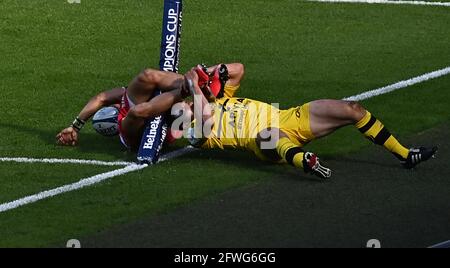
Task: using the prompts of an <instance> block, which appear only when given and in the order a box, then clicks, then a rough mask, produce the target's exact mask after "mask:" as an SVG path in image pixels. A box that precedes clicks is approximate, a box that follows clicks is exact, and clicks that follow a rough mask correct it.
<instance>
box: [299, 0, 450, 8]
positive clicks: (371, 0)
mask: <svg viewBox="0 0 450 268" xmlns="http://www.w3.org/2000/svg"><path fill="white" fill-rule="evenodd" d="M307 1H308V2H323V3H364V4H387V5H418V6H446V7H450V3H449V2H426V1H391V0H307Z"/></svg>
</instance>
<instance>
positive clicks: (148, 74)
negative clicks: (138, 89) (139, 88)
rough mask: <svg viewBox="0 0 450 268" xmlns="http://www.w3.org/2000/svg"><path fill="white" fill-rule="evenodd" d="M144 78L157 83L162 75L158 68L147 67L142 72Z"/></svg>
mask: <svg viewBox="0 0 450 268" xmlns="http://www.w3.org/2000/svg"><path fill="white" fill-rule="evenodd" d="M141 76H142V79H143V80H144V81H146V82H149V83H155V82H157V81H158V79H159V77H160V73H159V72H158V71H157V70H153V69H145V70H144V71H143V72H142V74H141Z"/></svg>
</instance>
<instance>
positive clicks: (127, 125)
mask: <svg viewBox="0 0 450 268" xmlns="http://www.w3.org/2000/svg"><path fill="white" fill-rule="evenodd" d="M181 100H182V97H181V94H180V90H179V89H175V90H172V91H168V92H164V93H162V94H161V95H158V96H156V97H154V98H153V99H151V100H150V101H148V102H143V103H140V104H138V105H136V106H134V107H132V108H131V109H130V111H129V112H128V114H127V116H126V117H125V118H124V119H123V121H122V130H123V132H124V134H125V136H126V142H127V144H128V146H130V147H131V149H136V148H137V147H138V146H139V144H140V142H141V137H142V132H143V130H144V127H145V122H146V120H147V119H149V118H153V117H156V116H159V115H161V114H163V113H165V112H166V111H168V110H170V109H171V107H172V105H174V104H175V103H177V102H179V101H181Z"/></svg>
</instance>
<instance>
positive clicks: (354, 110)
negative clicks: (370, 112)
mask: <svg viewBox="0 0 450 268" xmlns="http://www.w3.org/2000/svg"><path fill="white" fill-rule="evenodd" d="M347 111H348V114H349V118H351V119H352V120H354V121H355V122H358V121H359V120H361V118H362V117H363V116H364V115H365V113H366V109H364V107H363V106H362V105H361V104H359V103H358V102H356V101H348V102H347Z"/></svg>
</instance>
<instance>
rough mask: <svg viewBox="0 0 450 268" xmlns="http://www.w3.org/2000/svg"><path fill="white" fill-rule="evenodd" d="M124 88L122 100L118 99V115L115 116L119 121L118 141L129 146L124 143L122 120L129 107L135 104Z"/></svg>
mask: <svg viewBox="0 0 450 268" xmlns="http://www.w3.org/2000/svg"><path fill="white" fill-rule="evenodd" d="M124 89H125V92H124V93H123V95H122V100H121V101H120V108H119V116H118V118H117V121H118V123H119V137H120V141H121V142H122V144H123V145H125V146H126V147H129V146H128V145H127V143H126V138H125V135H124V132H123V129H122V120H123V119H124V118H125V117H126V116H127V114H128V112H129V111H130V109H131V108H133V107H134V106H135V104H134V103H133V101H131V100H130V97H129V96H128V93H127V88H124Z"/></svg>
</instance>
